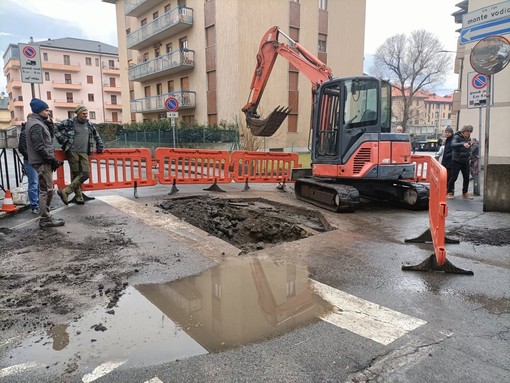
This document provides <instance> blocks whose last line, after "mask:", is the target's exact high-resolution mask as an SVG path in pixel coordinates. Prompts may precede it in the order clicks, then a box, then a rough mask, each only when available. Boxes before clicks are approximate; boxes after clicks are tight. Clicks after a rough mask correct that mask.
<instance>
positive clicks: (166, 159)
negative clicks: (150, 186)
mask: <svg viewBox="0 0 510 383" xmlns="http://www.w3.org/2000/svg"><path fill="white" fill-rule="evenodd" d="M154 158H155V161H156V163H157V166H158V174H157V179H158V180H159V182H160V183H162V184H171V183H174V181H175V182H176V183H180V184H197V183H198V184H202V183H230V182H232V177H231V174H230V172H229V166H230V157H229V152H228V151H224V150H198V149H172V148H157V149H156V150H155V151H154Z"/></svg>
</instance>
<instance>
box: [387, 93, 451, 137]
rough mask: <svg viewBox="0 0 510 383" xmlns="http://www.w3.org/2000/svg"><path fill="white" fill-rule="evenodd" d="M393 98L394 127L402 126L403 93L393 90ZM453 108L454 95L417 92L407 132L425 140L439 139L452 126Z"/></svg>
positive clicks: (410, 109)
mask: <svg viewBox="0 0 510 383" xmlns="http://www.w3.org/2000/svg"><path fill="white" fill-rule="evenodd" d="M406 94H407V90H406ZM391 97H392V113H393V125H394V126H397V125H402V118H403V103H404V99H403V97H402V93H401V92H400V90H398V89H397V88H393V90H392V96H391ZM452 108H453V95H446V96H439V95H437V94H435V93H430V92H426V91H423V90H420V91H418V92H416V94H415V95H414V97H413V103H412V105H410V106H409V120H408V121H407V132H408V133H412V134H414V135H415V136H419V137H423V138H437V137H438V136H440V135H442V134H443V132H444V130H445V129H446V128H447V127H449V126H450V127H451V126H452V123H453V122H452Z"/></svg>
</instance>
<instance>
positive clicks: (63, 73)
mask: <svg viewBox="0 0 510 383" xmlns="http://www.w3.org/2000/svg"><path fill="white" fill-rule="evenodd" d="M30 44H33V45H37V46H39V50H40V54H41V67H42V75H43V83H42V84H31V83H25V82H22V81H21V72H20V52H19V47H18V45H17V44H10V45H9V46H8V47H7V49H6V52H5V54H4V56H3V58H4V75H5V77H6V79H7V93H8V96H9V112H10V124H11V125H20V124H21V123H22V122H23V121H25V120H26V115H27V114H28V113H30V106H29V103H30V100H31V99H32V96H33V93H32V85H34V89H33V91H34V93H35V97H37V98H40V99H41V100H44V101H45V102H46V103H48V105H49V107H50V110H51V115H52V118H53V119H54V120H55V121H61V120H64V119H66V118H69V117H74V109H75V108H76V107H77V106H78V105H80V104H83V105H86V106H87V107H88V108H89V118H90V120H91V121H92V122H95V123H102V122H110V123H121V122H122V102H121V80H120V69H119V59H118V51H117V48H116V47H114V46H111V45H108V44H104V43H101V42H99V41H91V40H83V39H75V38H62V39H55V40H51V39H48V40H47V41H39V42H31V43H30Z"/></svg>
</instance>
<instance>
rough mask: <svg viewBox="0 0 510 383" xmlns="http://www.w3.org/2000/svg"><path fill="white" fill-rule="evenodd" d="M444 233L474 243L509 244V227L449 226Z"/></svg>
mask: <svg viewBox="0 0 510 383" xmlns="http://www.w3.org/2000/svg"><path fill="white" fill-rule="evenodd" d="M446 235H447V236H448V237H451V238H455V239H458V240H461V241H466V242H471V243H474V244H475V245H489V246H506V245H510V228H500V229H487V228H484V227H474V226H458V227H454V228H451V229H450V230H449V231H448V233H446Z"/></svg>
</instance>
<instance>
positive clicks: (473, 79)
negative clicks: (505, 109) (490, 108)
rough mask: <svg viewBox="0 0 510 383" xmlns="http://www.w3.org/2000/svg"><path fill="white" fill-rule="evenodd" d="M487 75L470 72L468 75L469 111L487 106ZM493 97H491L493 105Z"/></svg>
mask: <svg viewBox="0 0 510 383" xmlns="http://www.w3.org/2000/svg"><path fill="white" fill-rule="evenodd" d="M487 80H488V78H487V75H485V74H481V73H478V72H470V73H468V75H467V82H468V86H467V106H468V108H469V109H472V108H481V107H482V106H485V102H486V100H487ZM492 100H493V97H491V104H492Z"/></svg>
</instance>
